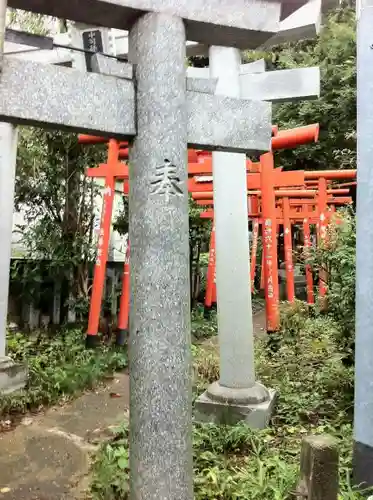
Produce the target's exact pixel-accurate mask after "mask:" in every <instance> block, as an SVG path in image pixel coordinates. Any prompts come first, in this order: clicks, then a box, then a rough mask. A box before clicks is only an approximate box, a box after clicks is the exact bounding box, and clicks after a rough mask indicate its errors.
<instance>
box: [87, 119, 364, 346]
mask: <svg viewBox="0 0 373 500" xmlns="http://www.w3.org/2000/svg"><path fill="white" fill-rule="evenodd" d="M318 137H319V126H318V124H313V125H308V126H305V127H298V128H295V129H290V130H283V131H279V130H278V127H276V126H274V127H273V128H272V151H271V152H270V153H265V154H263V155H262V156H261V157H260V160H259V162H256V163H254V162H252V161H251V160H247V188H248V218H249V219H250V220H251V221H252V227H253V232H252V234H253V238H252V246H251V269H250V277H248V279H249V278H250V279H251V282H252V283H253V282H254V278H255V269H256V257H257V247H258V237H259V230H260V227H262V243H263V253H262V276H261V286H262V288H264V292H265V302H266V328H267V331H268V332H273V331H276V330H278V328H279V280H278V258H277V238H278V234H279V226H280V225H282V226H283V233H284V255H285V264H286V267H285V269H286V288H287V299H288V300H289V301H290V302H292V301H294V300H295V285H294V266H293V248H292V224H293V223H298V224H302V228H303V240H304V247H305V251H306V250H307V248H309V247H310V246H311V238H310V235H311V230H310V226H311V225H315V226H316V229H317V230H316V234H317V241H318V244H323V242H325V239H326V237H327V226H328V224H329V222H330V219H331V216H332V214H333V213H334V212H335V209H336V207H337V206H341V205H346V204H349V203H351V202H352V199H351V196H348V195H349V194H350V188H351V187H352V186H354V185H356V182H355V179H356V170H317V171H304V170H295V171H283V170H282V168H275V167H274V158H273V153H274V152H275V151H278V150H281V149H290V148H295V147H297V146H300V145H304V144H307V143H311V142H317V141H318ZM79 142H80V143H81V144H98V143H103V142H108V154H107V162H106V163H104V164H100V165H99V166H98V167H96V168H89V169H88V170H87V172H86V174H87V176H89V177H96V178H104V179H105V188H104V190H103V203H102V212H101V224H100V233H99V238H98V248H97V258H96V262H95V268H94V275H93V285H92V293H91V302H90V310H89V319H88V329H87V335H97V334H98V329H99V323H100V314H101V304H102V296H103V290H104V284H105V277H106V264H107V259H108V252H109V241H110V228H111V218H112V211H113V203H114V196H115V184H116V181H117V180H120V181H123V193H124V195H128V194H129V169H128V165H127V164H126V161H127V160H128V154H129V151H128V143H125V142H119V141H116V140H114V139H110V140H109V141H107V139H105V138H101V137H95V136H88V135H80V136H79ZM228 175H229V173H228V172H227V176H228ZM212 181H213V178H212V157H211V153H210V152H206V151H196V150H189V151H188V190H189V192H190V194H191V196H192V198H193V199H194V200H195V202H196V203H197V204H198V205H201V206H205V207H207V210H206V211H204V212H202V213H201V217H202V218H205V219H210V220H212V221H213V219H214V210H213V204H214V201H213V182H212ZM334 181H339V182H340V181H348V182H343V183H339V184H337V185H335V184H334V185H333V184H331V183H332V182H334ZM169 182H171V183H172V175H170V178H169ZM165 188H167V186H165ZM129 257H130V245H129V241H128V244H127V248H126V255H125V260H124V270H123V279H122V294H121V298H120V306H119V315H118V328H117V343H119V344H121V343H123V342H124V341H125V339H126V337H127V334H128V325H129V312H130V311H129V308H130V264H129ZM306 283H307V301H308V303H309V304H313V303H314V300H315V299H314V284H313V276H312V270H311V268H310V266H309V265H306ZM318 293H319V296H320V297H323V296H325V294H326V279H325V276H324V274H323V272H320V277H319V287H318ZM214 302H216V284H215V230H214V223H212V230H211V236H210V248H209V262H208V269H207V279H206V295H205V307H207V308H210V307H211V305H212V304H213V303H214Z"/></svg>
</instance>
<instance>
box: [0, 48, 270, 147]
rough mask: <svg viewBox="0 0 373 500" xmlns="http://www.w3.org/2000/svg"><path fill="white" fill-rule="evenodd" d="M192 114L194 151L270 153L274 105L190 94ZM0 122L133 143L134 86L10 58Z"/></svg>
mask: <svg viewBox="0 0 373 500" xmlns="http://www.w3.org/2000/svg"><path fill="white" fill-rule="evenodd" d="M207 83H208V84H209V85H210V82H207ZM187 112H188V144H189V145H190V146H191V147H199V148H203V149H209V150H223V151H233V152H248V153H254V152H264V151H269V149H270V135H271V133H270V132H271V105H270V104H269V103H266V102H257V101H249V100H241V99H232V98H228V97H222V96H214V95H210V94H208V93H202V92H193V91H187ZM0 120H1V121H5V122H11V123H14V124H24V125H33V126H37V127H45V128H54V129H61V130H64V129H66V130H71V131H76V132H80V133H82V132H86V133H89V134H96V135H101V136H105V137H116V138H119V139H121V138H123V139H130V138H132V137H133V136H134V135H135V134H136V122H135V89H134V84H133V82H132V81H130V80H126V79H122V78H115V77H113V76H105V75H100V74H97V73H83V72H80V71H77V70H73V69H70V68H62V67H57V66H52V65H46V64H38V63H33V62H25V61H20V60H18V59H11V58H7V59H6V60H5V61H4V66H3V71H2V73H1V75H0Z"/></svg>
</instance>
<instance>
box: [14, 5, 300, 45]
mask: <svg viewBox="0 0 373 500" xmlns="http://www.w3.org/2000/svg"><path fill="white" fill-rule="evenodd" d="M305 3H307V0H288V1H284V2H280V1H279V0H223V1H222V0H209V1H208V2H206V1H203V0H69V1H61V0H58V1H56V0H9V1H8V6H9V7H13V8H18V9H24V10H28V11H32V12H36V13H40V14H48V15H51V16H55V17H58V18H62V19H70V20H73V21H79V22H82V23H86V24H92V25H96V26H107V27H109V28H118V29H121V30H129V29H131V27H132V25H133V24H134V22H135V21H136V20H137V19H138V18H139V17H140V16H141V15H143V14H144V13H146V12H158V13H164V14H172V15H173V16H178V17H181V18H183V19H184V21H185V25H186V35H187V39H188V40H193V41H196V42H200V43H205V44H207V45H211V44H213V45H224V46H236V47H239V48H241V49H250V48H256V47H258V46H259V45H261V44H262V43H264V42H265V41H266V40H267V39H268V38H270V37H272V36H273V35H274V34H275V33H277V32H278V30H279V27H280V21H281V20H282V19H285V18H286V17H288V16H289V15H291V14H292V13H293V12H295V11H296V10H297V9H299V8H300V7H302V6H303V5H304V4H305Z"/></svg>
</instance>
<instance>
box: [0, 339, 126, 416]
mask: <svg viewBox="0 0 373 500" xmlns="http://www.w3.org/2000/svg"><path fill="white" fill-rule="evenodd" d="M7 346H8V352H9V354H10V355H11V356H12V358H13V359H14V360H15V361H18V362H21V363H25V364H26V365H27V366H28V368H29V381H28V385H27V388H26V390H24V391H22V392H20V393H16V394H10V395H8V396H2V397H1V398H0V413H1V414H2V415H6V414H19V413H24V412H26V411H27V410H34V409H38V408H39V407H41V406H44V405H51V404H54V403H56V402H58V401H59V400H61V399H63V398H66V397H68V396H71V395H74V394H76V393H79V392H80V391H83V390H85V389H91V388H92V387H94V386H95V384H97V382H99V381H100V380H101V379H103V378H104V377H105V376H107V375H111V374H112V373H113V372H114V371H115V370H120V369H123V368H124V367H125V366H126V364H127V357H126V354H125V353H124V352H123V351H120V350H115V349H112V348H109V347H107V346H101V347H100V348H98V349H96V350H87V349H86V348H85V344H84V334H83V332H82V331H81V330H66V331H62V332H60V333H59V334H58V335H56V336H51V337H50V336H47V335H45V333H43V334H41V335H39V336H32V337H30V336H29V335H24V334H21V333H10V334H9V336H8V339H7Z"/></svg>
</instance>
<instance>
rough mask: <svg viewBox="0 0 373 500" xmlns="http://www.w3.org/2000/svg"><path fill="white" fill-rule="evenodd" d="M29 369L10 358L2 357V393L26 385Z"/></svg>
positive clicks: (0, 363)
mask: <svg viewBox="0 0 373 500" xmlns="http://www.w3.org/2000/svg"><path fill="white" fill-rule="evenodd" d="M27 377H28V370H27V368H26V367H25V366H23V365H20V364H16V363H15V362H14V361H13V360H11V359H10V358H8V357H6V356H4V357H0V394H10V393H11V392H15V391H19V390H20V389H23V388H24V387H25V385H26V382H27Z"/></svg>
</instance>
